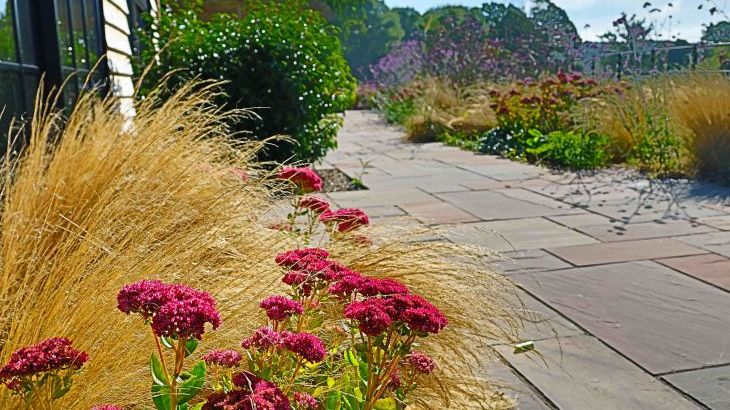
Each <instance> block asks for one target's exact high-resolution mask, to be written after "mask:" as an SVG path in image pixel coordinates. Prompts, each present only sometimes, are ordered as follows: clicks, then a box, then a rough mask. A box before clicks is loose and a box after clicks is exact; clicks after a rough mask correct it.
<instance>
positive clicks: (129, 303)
mask: <svg viewBox="0 0 730 410" xmlns="http://www.w3.org/2000/svg"><path fill="white" fill-rule="evenodd" d="M168 291H169V285H167V284H165V283H162V282H160V281H158V280H142V281H139V282H136V283H131V284H129V285H125V286H124V287H123V288H122V289H121V290H120V291H119V293H118V294H117V307H118V308H119V310H121V311H122V312H124V313H126V314H130V313H139V314H140V315H142V317H143V318H144V319H145V320H150V319H151V318H152V316H154V315H155V313H157V311H158V310H160V308H161V307H162V305H164V304H165V303H166V302H167V300H168Z"/></svg>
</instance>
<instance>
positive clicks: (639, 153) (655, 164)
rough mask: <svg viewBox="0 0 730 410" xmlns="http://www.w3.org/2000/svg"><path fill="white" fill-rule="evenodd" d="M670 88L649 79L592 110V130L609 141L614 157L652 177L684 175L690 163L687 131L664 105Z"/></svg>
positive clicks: (662, 80) (667, 82)
mask: <svg viewBox="0 0 730 410" xmlns="http://www.w3.org/2000/svg"><path fill="white" fill-rule="evenodd" d="M672 88H673V85H672V83H671V80H670V79H669V78H663V77H657V78H650V79H648V80H645V81H641V82H636V83H635V84H633V85H632V86H631V87H630V88H628V89H626V90H625V91H624V92H623V93H620V94H617V95H614V96H610V97H607V98H604V99H603V101H601V103H600V105H598V106H597V107H594V109H593V110H592V111H593V112H594V115H595V116H597V117H598V118H597V120H596V122H597V125H596V129H598V131H599V132H600V133H602V134H604V135H609V136H610V137H611V138H612V140H613V144H612V145H613V147H614V148H613V149H614V151H616V155H617V156H618V157H619V158H620V159H622V160H625V161H626V162H628V163H629V164H631V165H633V166H636V167H637V168H639V169H640V170H642V171H645V172H647V173H649V174H651V175H654V176H673V175H678V174H686V173H687V171H688V168H689V166H690V162H691V161H690V159H691V155H690V154H689V152H688V149H687V144H686V141H687V139H688V132H687V130H686V129H685V127H684V126H683V125H682V124H681V121H679V120H678V119H677V118H675V117H674V116H673V115H671V113H670V109H669V106H668V104H669V101H668V100H669V99H670V96H671V93H672Z"/></svg>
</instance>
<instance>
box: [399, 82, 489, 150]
mask: <svg viewBox="0 0 730 410" xmlns="http://www.w3.org/2000/svg"><path fill="white" fill-rule="evenodd" d="M420 88H421V90H420V92H419V96H418V98H417V103H416V114H415V115H414V116H413V117H412V118H410V119H409V121H408V122H407V124H406V129H407V135H406V137H407V138H408V139H409V140H410V141H414V142H428V141H434V140H436V139H437V138H438V136H439V133H441V132H443V131H452V132H453V131H456V132H462V133H477V132H486V131H488V130H490V129H492V128H493V127H494V126H495V125H496V122H497V120H496V117H495V114H494V111H493V110H492V109H491V108H490V107H489V104H490V102H489V97H488V95H487V92H486V91H485V90H486V89H487V88H488V87H487V85H486V84H476V85H472V86H469V87H464V86H460V85H458V84H456V83H454V82H451V81H448V80H444V79H437V78H428V79H424V80H423V81H422V83H421V84H420Z"/></svg>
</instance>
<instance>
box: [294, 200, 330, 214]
mask: <svg viewBox="0 0 730 410" xmlns="http://www.w3.org/2000/svg"><path fill="white" fill-rule="evenodd" d="M299 207H300V208H304V209H309V210H310V211H312V212H314V213H316V214H321V213H322V212H325V211H329V210H330V203H329V202H327V201H325V200H324V199H322V198H317V197H316V196H305V197H304V198H302V199H301V200H300V201H299Z"/></svg>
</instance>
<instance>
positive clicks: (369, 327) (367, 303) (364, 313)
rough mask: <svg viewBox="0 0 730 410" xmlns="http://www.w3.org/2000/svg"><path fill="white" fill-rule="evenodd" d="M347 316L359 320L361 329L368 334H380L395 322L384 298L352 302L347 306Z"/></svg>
mask: <svg viewBox="0 0 730 410" xmlns="http://www.w3.org/2000/svg"><path fill="white" fill-rule="evenodd" d="M345 317H346V318H348V319H352V320H355V321H357V322H358V328H359V329H360V331H361V332H363V333H364V334H366V335H368V336H378V335H380V334H381V333H383V332H385V331H386V330H387V329H388V328H389V327H390V325H392V324H393V319H392V318H391V317H390V315H389V314H388V310H387V307H386V306H385V303H384V299H379V298H372V299H366V300H364V301H362V302H360V301H356V302H351V303H350V304H348V305H347V306H345Z"/></svg>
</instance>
